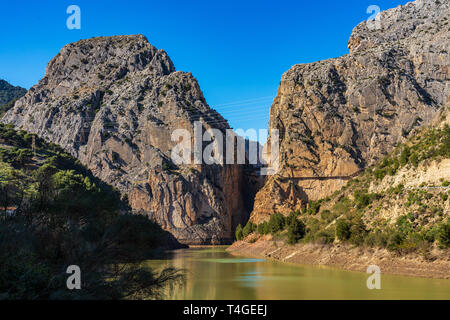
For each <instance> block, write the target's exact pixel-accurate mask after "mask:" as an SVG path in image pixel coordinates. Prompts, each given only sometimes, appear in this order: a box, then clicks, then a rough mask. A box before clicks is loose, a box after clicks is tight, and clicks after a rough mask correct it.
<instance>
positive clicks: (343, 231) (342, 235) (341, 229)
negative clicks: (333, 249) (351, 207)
mask: <svg viewBox="0 0 450 320" xmlns="http://www.w3.org/2000/svg"><path fill="white" fill-rule="evenodd" d="M336 237H337V238H338V239H339V240H341V241H344V240H348V239H349V238H350V225H349V223H348V222H347V221H345V220H339V221H338V222H337V223H336Z"/></svg>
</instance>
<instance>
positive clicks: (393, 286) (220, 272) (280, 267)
mask: <svg viewBox="0 0 450 320" xmlns="http://www.w3.org/2000/svg"><path fill="white" fill-rule="evenodd" d="M146 263H148V264H149V265H150V266H152V267H153V268H155V269H160V268H163V267H167V266H173V267H175V268H180V269H184V270H185V273H186V280H185V283H184V284H183V285H181V286H176V287H173V288H168V289H167V291H166V299H179V300H182V299H194V300H196V299H198V300H208V299H214V300H221V299H237V300H241V299H248V300H259V299H276V300H292V299H296V300H297V299H300V300H301V299H327V300H328V299H446V300H448V299H450V280H439V279H423V278H413V277H401V276H391V275H383V274H382V275H381V290H369V289H367V287H366V280H367V277H368V276H369V275H367V274H365V273H361V272H352V271H342V270H338V269H333V268H329V267H315V266H299V265H294V264H288V263H282V262H276V261H270V260H265V259H250V258H245V257H236V256H233V255H230V254H229V253H227V252H226V251H225V247H214V248H199V249H183V250H176V251H173V252H170V253H168V256H167V257H166V258H165V259H164V260H149V261H147V262H146Z"/></svg>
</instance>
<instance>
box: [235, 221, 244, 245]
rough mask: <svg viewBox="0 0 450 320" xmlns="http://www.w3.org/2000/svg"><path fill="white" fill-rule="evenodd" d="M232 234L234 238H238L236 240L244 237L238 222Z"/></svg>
mask: <svg viewBox="0 0 450 320" xmlns="http://www.w3.org/2000/svg"><path fill="white" fill-rule="evenodd" d="M234 234H235V236H236V240H238V241H240V240H242V239H243V238H244V236H243V233H242V226H241V224H238V226H237V227H236V231H235V233H234Z"/></svg>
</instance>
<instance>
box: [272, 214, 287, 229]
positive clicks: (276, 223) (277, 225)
mask: <svg viewBox="0 0 450 320" xmlns="http://www.w3.org/2000/svg"><path fill="white" fill-rule="evenodd" d="M284 226H285V218H284V216H283V215H282V214H281V213H274V214H273V215H272V216H271V217H270V220H269V230H270V233H272V234H274V233H277V232H278V231H281V230H283V229H284Z"/></svg>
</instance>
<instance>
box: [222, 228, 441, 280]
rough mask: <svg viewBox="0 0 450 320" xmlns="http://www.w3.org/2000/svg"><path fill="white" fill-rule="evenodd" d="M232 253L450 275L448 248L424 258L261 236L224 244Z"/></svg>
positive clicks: (387, 271)
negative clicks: (253, 239) (290, 242)
mask: <svg viewBox="0 0 450 320" xmlns="http://www.w3.org/2000/svg"><path fill="white" fill-rule="evenodd" d="M227 252H229V253H230V254H233V255H239V256H249V257H254V258H266V259H273V260H278V261H282V262H288V263H295V264H302V265H326V266H331V267H337V268H340V269H344V270H350V271H361V272H366V270H367V267H368V266H369V265H377V266H379V267H380V269H381V273H385V274H394V275H403V276H413V277H424V278H439V279H450V252H449V250H448V249H447V250H446V251H441V250H439V249H436V250H435V251H433V252H431V253H430V254H429V255H428V256H427V258H425V257H424V256H422V255H419V254H416V253H414V254H408V255H399V254H396V253H394V252H390V251H388V250H386V249H380V248H362V247H352V246H350V245H344V244H341V245H322V244H312V243H309V244H296V245H287V244H285V243H284V242H283V241H280V240H273V239H272V237H271V236H264V237H261V238H259V239H257V240H256V241H254V242H253V243H250V242H245V241H238V242H235V243H233V244H232V245H231V246H230V247H228V248H227Z"/></svg>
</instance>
